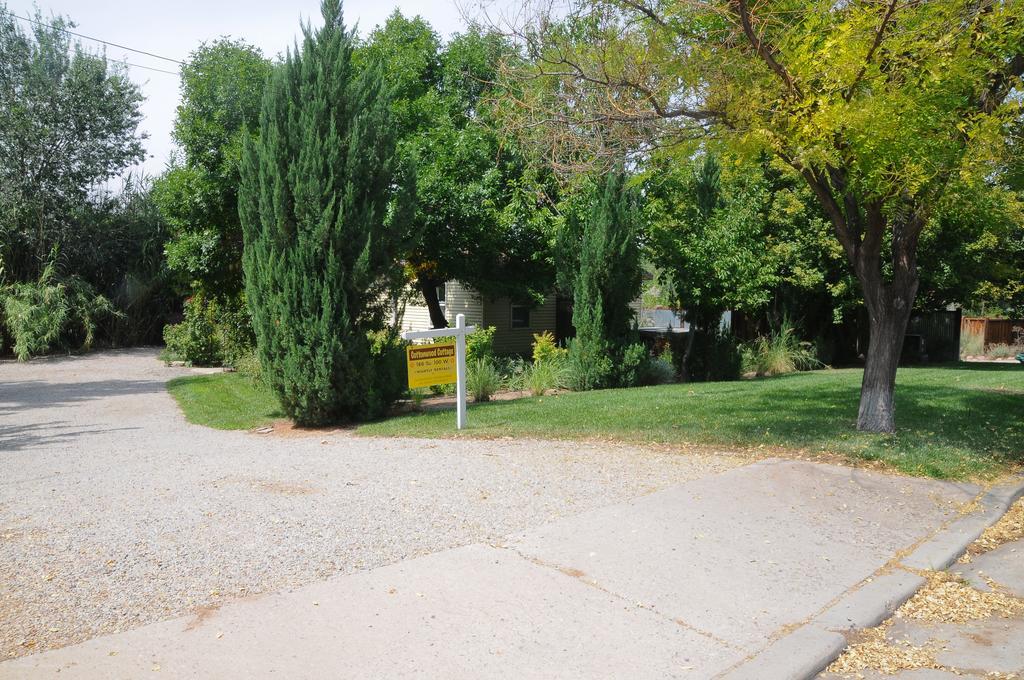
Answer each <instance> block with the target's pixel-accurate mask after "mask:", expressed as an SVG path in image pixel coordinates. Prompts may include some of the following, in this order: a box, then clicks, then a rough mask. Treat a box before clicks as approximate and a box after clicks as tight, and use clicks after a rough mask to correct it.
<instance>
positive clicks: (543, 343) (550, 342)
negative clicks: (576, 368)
mask: <svg viewBox="0 0 1024 680" xmlns="http://www.w3.org/2000/svg"><path fill="white" fill-rule="evenodd" d="M566 354H568V351H567V350H566V349H565V348H564V347H559V346H558V344H557V343H556V342H555V336H554V335H552V334H551V331H544V332H543V333H534V334H533V361H534V363H538V362H544V361H559V360H562V359H564V358H565V356H566Z"/></svg>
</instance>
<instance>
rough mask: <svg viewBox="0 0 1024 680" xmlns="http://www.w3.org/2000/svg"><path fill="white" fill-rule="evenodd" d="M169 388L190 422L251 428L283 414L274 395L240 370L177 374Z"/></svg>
mask: <svg viewBox="0 0 1024 680" xmlns="http://www.w3.org/2000/svg"><path fill="white" fill-rule="evenodd" d="M167 391H168V392H170V393H171V396H172V397H174V399H175V401H177V402H178V406H180V407H181V410H182V411H183V412H184V413H185V418H187V419H188V421H189V422H190V423H195V424H196V425H205V426H206V427H213V428H216V429H218V430H250V429H252V428H254V427H259V426H260V425H266V424H267V423H268V422H270V421H272V420H275V419H278V418H283V417H284V414H283V413H282V412H281V407H280V406H279V405H278V403H277V399H275V398H274V395H273V394H271V393H270V391H269V390H267V389H265V388H262V387H259V386H257V385H256V384H255V383H253V381H252V380H250V379H249V378H248V377H246V376H244V375H241V374H240V373H211V374H209V375H196V376H187V377H184V378H175V379H174V380H171V381H170V382H169V383H167Z"/></svg>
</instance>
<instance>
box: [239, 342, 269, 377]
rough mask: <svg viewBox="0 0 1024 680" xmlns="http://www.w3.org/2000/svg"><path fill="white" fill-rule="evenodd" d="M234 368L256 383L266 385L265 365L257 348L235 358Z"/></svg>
mask: <svg viewBox="0 0 1024 680" xmlns="http://www.w3.org/2000/svg"><path fill="white" fill-rule="evenodd" d="M234 368H235V370H236V371H238V373H239V374H240V375H244V376H245V377H246V378H248V379H249V380H251V381H252V382H253V383H254V384H256V385H265V384H266V383H265V382H264V380H263V365H262V364H261V363H260V357H259V355H258V354H256V350H255V349H251V348H250V349H249V351H248V352H246V353H245V354H242V355H240V356H238V357H237V358H236V359H235V364H234Z"/></svg>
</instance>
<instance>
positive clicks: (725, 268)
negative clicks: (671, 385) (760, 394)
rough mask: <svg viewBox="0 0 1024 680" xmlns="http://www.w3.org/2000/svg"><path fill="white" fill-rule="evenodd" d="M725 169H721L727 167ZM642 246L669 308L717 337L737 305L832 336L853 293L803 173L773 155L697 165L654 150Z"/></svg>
mask: <svg viewBox="0 0 1024 680" xmlns="http://www.w3.org/2000/svg"><path fill="white" fill-rule="evenodd" d="M723 166H724V167H723ZM642 185H643V188H644V196H645V198H646V200H645V204H644V205H645V211H646V213H647V215H648V225H649V227H648V243H649V250H650V257H651V259H652V262H653V263H654V264H655V265H656V267H657V268H658V274H659V279H660V280H661V282H662V284H663V285H665V288H666V289H667V292H668V293H669V294H670V296H671V300H672V302H673V306H675V307H676V308H677V309H679V310H682V311H683V312H684V313H685V317H686V320H687V321H688V322H689V324H690V326H691V327H692V328H693V329H695V332H694V333H691V334H689V335H688V336H687V341H688V342H687V346H686V348H685V350H684V359H683V361H682V363H681V366H682V368H683V372H684V375H683V377H684V378H687V377H688V376H686V375H685V372H686V370H687V368H688V364H689V363H690V362H689V359H690V357H691V355H692V351H693V344H692V342H693V341H694V339H695V338H696V336H697V335H698V334H700V333H704V334H715V333H716V331H717V328H718V326H719V324H720V319H721V316H722V313H723V312H725V311H726V310H732V311H737V312H742V313H743V314H744V315H745V316H746V317H747V318H748V319H751V320H753V321H754V322H755V323H757V325H759V326H760V327H761V328H762V330H768V329H769V328H776V327H778V326H779V325H781V324H782V322H783V320H784V319H797V320H799V321H800V322H801V323H800V326H801V330H802V332H803V333H804V334H805V335H806V336H807V337H815V338H821V339H823V340H824V339H830V338H832V337H833V336H834V335H836V333H835V332H834V331H835V329H834V323H835V322H838V321H839V320H840V319H841V318H842V317H843V314H844V312H846V311H847V309H848V307H849V306H851V302H855V300H851V298H852V296H851V295H850V294H849V293H848V290H849V283H850V282H849V281H848V280H847V278H848V277H847V276H846V275H845V273H844V270H843V267H842V253H841V252H840V251H839V248H838V245H837V244H835V243H834V240H833V239H832V237H831V232H830V230H829V225H828V221H827V218H825V216H824V215H823V214H822V212H821V210H820V208H819V207H818V205H817V202H816V200H815V198H814V196H813V194H811V192H810V189H808V188H807V186H806V185H805V184H804V183H803V181H802V179H801V178H800V177H799V175H796V173H794V172H793V171H792V170H790V169H788V168H787V167H786V166H784V165H783V164H781V163H779V162H778V161H777V160H772V159H770V158H767V157H762V158H760V159H756V160H754V161H744V160H743V159H741V158H737V157H735V156H732V155H728V156H724V157H723V162H721V163H720V162H719V160H718V157H717V156H716V155H714V154H713V153H705V154H704V155H703V156H702V157H701V158H699V159H697V160H696V161H695V162H690V161H689V160H688V159H684V160H680V159H678V158H677V157H676V156H675V155H674V154H658V155H656V156H655V157H654V158H653V159H652V160H651V162H650V163H649V165H648V167H647V168H646V169H645V171H644V173H643V175H642Z"/></svg>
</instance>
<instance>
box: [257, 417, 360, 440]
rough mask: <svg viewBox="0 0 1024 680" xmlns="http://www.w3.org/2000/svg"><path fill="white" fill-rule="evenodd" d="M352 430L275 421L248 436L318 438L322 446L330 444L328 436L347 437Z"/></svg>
mask: <svg viewBox="0 0 1024 680" xmlns="http://www.w3.org/2000/svg"><path fill="white" fill-rule="evenodd" d="M352 429H353V428H344V427H338V426H337V425H330V426H328V427H300V426H298V425H296V424H295V423H293V422H292V421H290V420H283V419H282V420H275V421H274V422H272V423H269V424H267V425H264V426H262V427H257V428H255V429H252V430H249V432H250V434H255V435H259V436H261V437H283V438H286V439H290V438H306V437H320V438H321V439H323V441H322V442H321V443H322V444H328V443H330V442H329V441H328V440H327V439H324V438H325V437H328V436H334V437H337V436H348V435H349V433H350V432H351V431H352Z"/></svg>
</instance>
